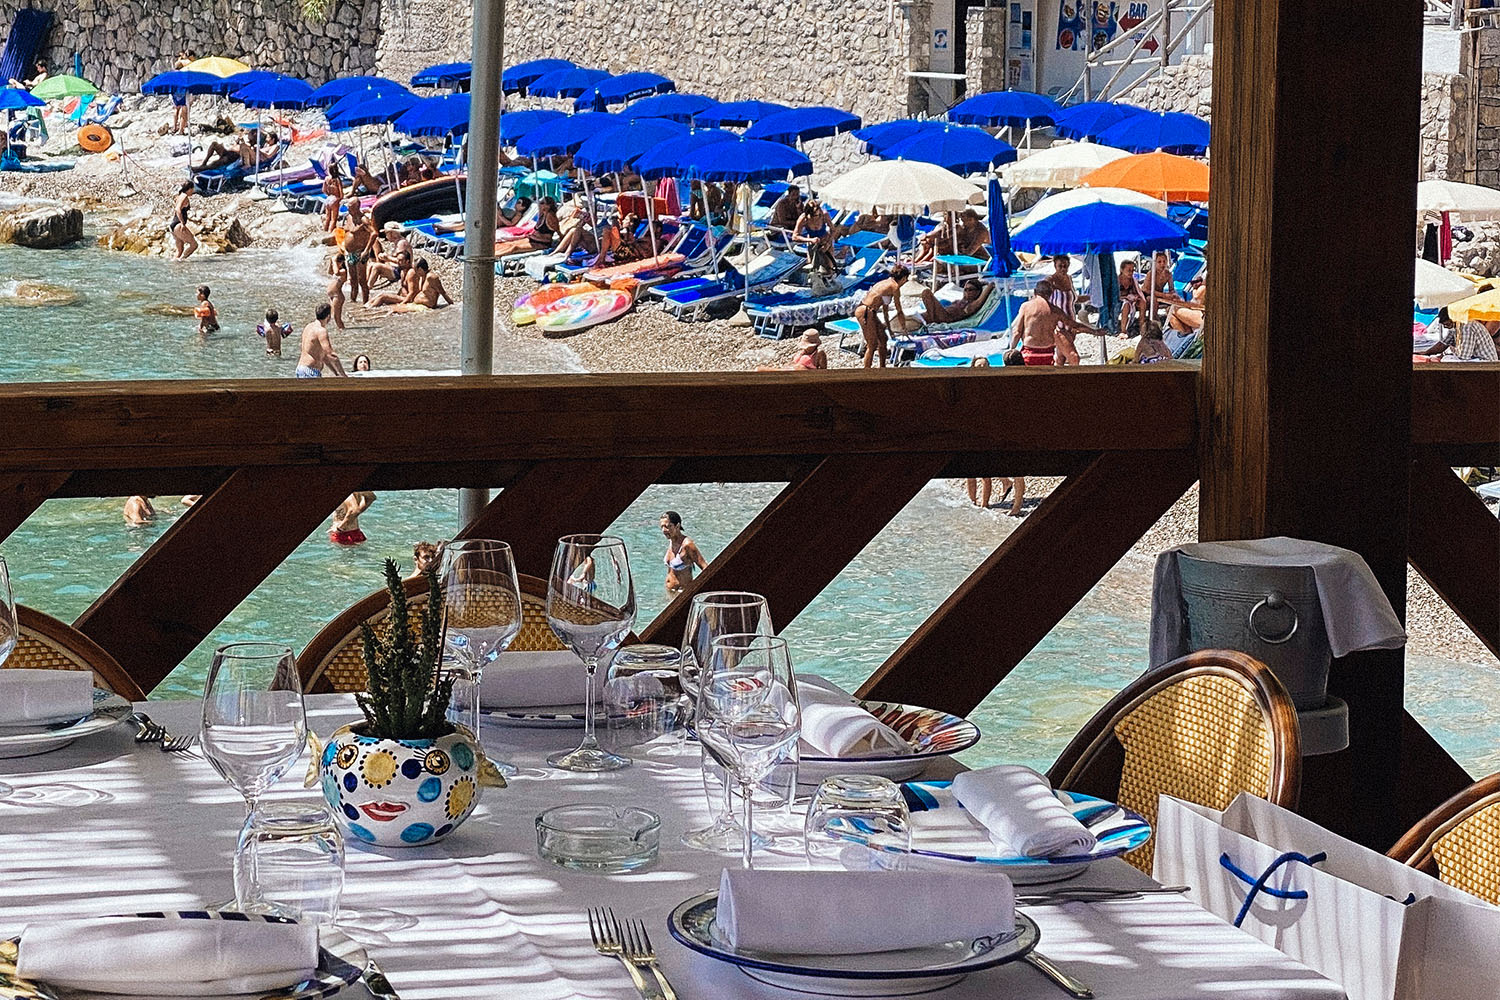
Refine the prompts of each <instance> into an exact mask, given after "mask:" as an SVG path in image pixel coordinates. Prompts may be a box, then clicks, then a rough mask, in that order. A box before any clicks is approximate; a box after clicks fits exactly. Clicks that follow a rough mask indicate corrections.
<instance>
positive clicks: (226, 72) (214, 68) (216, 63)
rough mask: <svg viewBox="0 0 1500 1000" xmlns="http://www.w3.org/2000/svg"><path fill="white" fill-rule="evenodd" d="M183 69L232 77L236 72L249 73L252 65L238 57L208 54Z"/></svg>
mask: <svg viewBox="0 0 1500 1000" xmlns="http://www.w3.org/2000/svg"><path fill="white" fill-rule="evenodd" d="M182 68H183V69H189V70H192V71H193V72H194V73H211V74H212V75H214V76H222V77H230V76H234V75H235V74H236V73H248V72H249V71H250V67H249V66H247V65H245V64H244V63H242V62H240V61H239V60H238V59H230V58H228V57H226V56H206V57H205V58H203V59H194V60H193V61H192V62H190V63H188V64H187V65H186V66H184V67H182Z"/></svg>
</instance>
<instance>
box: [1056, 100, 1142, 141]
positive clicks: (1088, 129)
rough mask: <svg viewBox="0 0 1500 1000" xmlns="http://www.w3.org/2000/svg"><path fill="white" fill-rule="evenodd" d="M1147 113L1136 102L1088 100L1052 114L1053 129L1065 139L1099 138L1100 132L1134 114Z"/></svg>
mask: <svg viewBox="0 0 1500 1000" xmlns="http://www.w3.org/2000/svg"><path fill="white" fill-rule="evenodd" d="M1140 114H1147V112H1146V110H1145V109H1144V108H1138V107H1136V106H1135V105H1134V104H1112V103H1110V102H1109V101H1088V102H1086V103H1084V104H1075V105H1073V106H1072V107H1070V108H1063V109H1062V110H1061V111H1059V112H1058V113H1057V114H1055V115H1053V116H1052V130H1053V131H1054V132H1056V133H1057V134H1058V135H1060V136H1062V137H1063V138H1064V139H1095V140H1096V139H1098V138H1099V133H1101V132H1103V131H1104V130H1105V129H1107V128H1109V127H1110V126H1111V125H1116V124H1119V123H1120V122H1122V121H1124V120H1125V119H1127V118H1130V117H1131V116H1133V115H1140Z"/></svg>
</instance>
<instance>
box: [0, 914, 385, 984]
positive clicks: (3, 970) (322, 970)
mask: <svg viewBox="0 0 1500 1000" xmlns="http://www.w3.org/2000/svg"><path fill="white" fill-rule="evenodd" d="M130 916H136V917H158V918H161V919H165V920H241V921H257V920H258V921H262V922H265V923H282V924H284V923H292V921H290V920H287V919H286V918H284V917H274V916H262V915H259V914H249V913H237V912H234V911H232V910H172V911H166V912H163V911H157V912H154V913H134V914H130ZM20 940H21V939H20V938H19V937H13V938H11V939H10V940H8V941H0V996H5V997H8V998H9V997H13V998H14V1000H88V998H90V997H101V996H106V995H108V996H114V994H100V993H92V992H84V991H82V990H61V989H54V988H53V987H50V986H48V985H47V984H46V983H38V982H33V981H30V980H25V979H21V978H20V977H19V976H17V975H16V967H15V963H16V958H17V954H18V945H19V944H20ZM368 962H369V958H368V956H367V955H366V954H365V950H364V949H363V948H361V947H360V946H359V945H358V944H357V943H355V942H354V941H353V940H351V939H350V938H348V937H346V936H345V935H344V934H342V933H340V932H339V931H337V930H335V929H334V928H333V927H332V926H331V925H329V924H322V925H320V926H319V927H318V968H317V970H316V971H315V972H314V973H313V974H312V975H311V976H310V977H308V978H307V979H304V980H302V981H301V982H297V983H292V984H290V985H288V986H284V987H282V988H281V989H279V990H263V991H259V992H256V993H242V994H233V996H234V997H244V998H250V997H253V998H254V1000H317V998H319V997H331V996H334V995H336V994H338V993H340V992H342V991H343V990H344V989H346V988H348V987H349V986H351V985H353V984H354V983H357V982H359V979H360V977H361V976H362V975H364V972H365V966H366V964H367V963H368ZM100 972H101V974H103V975H108V970H107V969H102V970H100ZM203 1000H218V998H209V997H204V998H203ZM224 1000H231V998H230V997H229V996H226V997H224Z"/></svg>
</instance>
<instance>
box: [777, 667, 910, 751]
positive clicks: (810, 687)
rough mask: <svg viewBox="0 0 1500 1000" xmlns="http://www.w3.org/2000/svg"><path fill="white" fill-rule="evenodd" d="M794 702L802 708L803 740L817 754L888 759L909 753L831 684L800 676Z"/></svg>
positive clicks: (883, 726)
mask: <svg viewBox="0 0 1500 1000" xmlns="http://www.w3.org/2000/svg"><path fill="white" fill-rule="evenodd" d="M797 701H798V703H799V704H800V705H801V707H802V740H803V742H804V743H806V744H807V746H809V747H811V748H812V749H813V750H814V751H815V752H816V753H817V754H826V755H827V756H830V757H879V756H886V757H889V756H892V755H894V754H903V753H911V744H910V743H908V742H907V741H906V740H904V739H902V738H901V735H900V734H899V733H897V732H896V731H895V730H894V729H892V728H891V727H890V726H887V725H886V724H885V723H883V722H881V721H880V720H879V719H877V718H875V716H873V715H871V714H870V713H869V712H867V711H865V710H864V709H863V708H861V707H860V706H859V705H857V704H856V703H855V701H854V696H853V695H852V694H850V693H849V692H848V691H845V690H844V689H843V688H841V687H839V686H838V685H837V684H835V683H833V681H830V680H828V679H826V678H823V677H819V676H817V675H816V674H803V675H802V676H801V677H798V678H797ZM804 752H806V751H804Z"/></svg>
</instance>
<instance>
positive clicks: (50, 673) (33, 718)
mask: <svg viewBox="0 0 1500 1000" xmlns="http://www.w3.org/2000/svg"><path fill="white" fill-rule="evenodd" d="M93 710H94V675H93V673H92V672H91V671H88V670H27V669H23V668H16V669H14V670H0V726H40V725H45V724H47V723H49V722H69V721H71V720H73V719H79V718H82V717H83V716H85V715H88V714H89V713H90V712H92V711H93Z"/></svg>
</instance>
